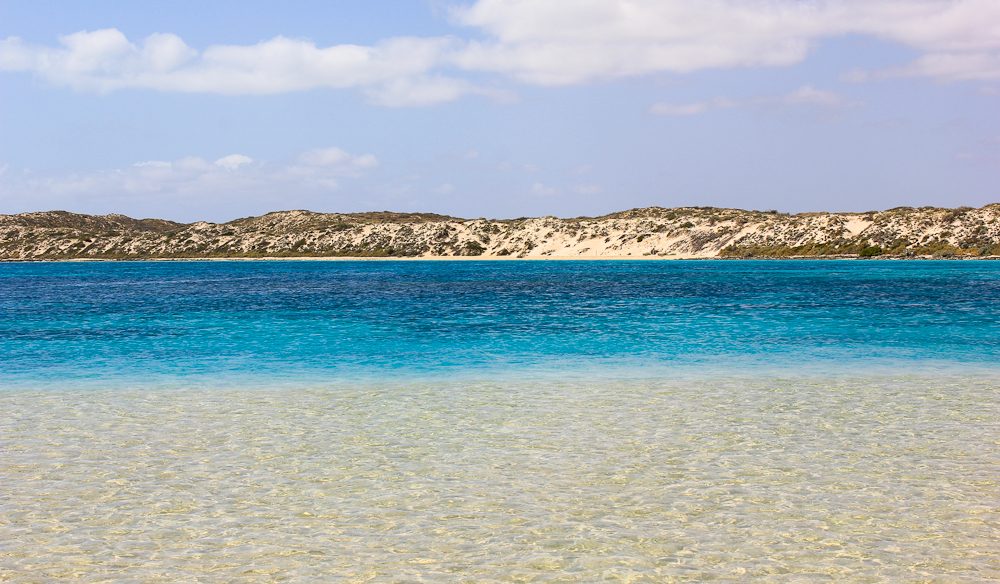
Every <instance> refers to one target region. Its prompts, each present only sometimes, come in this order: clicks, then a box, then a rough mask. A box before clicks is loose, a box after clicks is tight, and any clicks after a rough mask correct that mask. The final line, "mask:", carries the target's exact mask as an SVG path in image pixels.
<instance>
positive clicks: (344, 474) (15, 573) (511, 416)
mask: <svg viewBox="0 0 1000 584" xmlns="http://www.w3.org/2000/svg"><path fill="white" fill-rule="evenodd" d="M998 388H1000V381H998V380H997V379H996V378H995V377H994V378H989V377H985V378H984V377H975V378H973V377H966V378H963V377H955V376H952V377H910V378H906V377H899V378H892V377H889V376H881V377H877V378H860V377H857V378H837V379H802V378H799V379H795V380H790V379H779V378H773V379H761V378H758V379H735V378H733V379H722V378H719V379H714V380H710V379H706V380H686V381H662V382H657V381H643V382H638V381H633V382H629V383H614V382H602V383H591V384H581V383H573V384H567V383H558V382H553V381H551V380H548V381H544V382H538V383H531V382H529V381H526V380H523V381H518V382H507V383H472V382H469V383H463V384H461V385H459V384H414V383H411V384H403V383H400V384H395V385H393V386H391V387H389V386H381V387H372V386H366V387H355V388H325V389H324V388H314V389H290V388H285V389H281V390H237V389H225V390H212V391H210V390H189V391H185V390H169V391H167V390H139V389H136V390H115V391H94V390H88V391H75V390H67V391H62V392H53V391H44V392H38V391H27V390H16V391H6V392H3V393H0V411H3V412H4V415H3V416H2V417H0V437H2V439H0V484H3V485H4V487H3V491H2V492H0V574H2V575H3V577H4V578H11V579H13V580H37V579H47V578H60V579H62V578H77V579H80V580H85V581H100V580H105V579H123V578H127V579H133V580H136V581H184V580H194V579H198V580H201V581H230V580H233V579H238V580H240V581H262V582H263V581H272V580H274V579H278V578H282V579H287V580H293V581H303V582H305V581H314V580H316V579H319V578H323V579H329V578H330V577H331V575H335V576H337V577H339V578H342V579H344V580H349V581H369V580H411V581H412V580H429V581H441V580H467V581H483V580H491V579H493V580H523V581H531V580H543V581H548V580H553V581H554V580H562V581H567V580H580V579H588V580H589V579H610V580H616V581H617V580H620V581H634V580H648V581H662V580H667V579H691V580H707V579H712V578H725V579H737V578H748V577H758V578H759V577H768V576H770V577H775V578H779V579H780V578H782V577H787V576H790V575H797V576H798V577H804V578H817V579H818V578H822V577H832V578H838V579H842V578H851V579H888V580H924V579H934V578H940V579H945V580H958V579H962V580H972V581H974V580H990V579H997V578H1000V569H998V566H997V562H996V559H995V553H996V550H997V548H996V541H997V540H998V539H997V538H998V536H1000V511H998V509H1000V489H998V485H997V479H996V477H997V476H1000V452H998V449H997V442H998V439H1000V427H998V423H997V420H1000V411H998V409H1000V406H998V400H997V390H998ZM4 578H0V580H3V579H4Z"/></svg>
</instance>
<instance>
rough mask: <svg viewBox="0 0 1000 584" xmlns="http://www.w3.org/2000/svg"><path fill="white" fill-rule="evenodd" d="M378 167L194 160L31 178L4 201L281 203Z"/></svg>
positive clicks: (358, 158)
mask: <svg viewBox="0 0 1000 584" xmlns="http://www.w3.org/2000/svg"><path fill="white" fill-rule="evenodd" d="M376 165H377V160H376V159H375V157H374V156H372V155H371V154H361V155H355V154H350V153H348V152H346V151H344V150H341V149H339V148H324V149H318V150H312V151H309V152H305V153H303V154H302V155H301V156H300V157H299V158H298V160H297V161H296V162H294V163H290V164H268V163H261V162H257V161H254V160H253V159H251V158H250V157H249V156H246V155H243V154H230V155H228V156H223V157H221V158H219V159H217V160H216V161H214V162H209V161H207V160H205V159H204V158H200V157H196V156H189V157H185V158H180V159H177V160H170V161H167V160H146V161H141V162H136V163H135V164H132V165H131V166H129V167H125V168H117V169H110V170H101V171H95V172H87V173H72V174H64V175H38V174H35V173H30V174H27V175H26V176H24V177H20V178H16V179H14V180H12V181H10V182H7V183H4V184H3V185H2V188H0V196H3V197H4V199H5V200H6V201H5V202H9V203H15V202H17V201H18V200H21V201H22V205H24V206H25V207H26V208H39V206H42V207H55V206H59V205H60V203H64V202H65V201H69V200H76V199H79V200H87V201H118V202H119V203H117V204H124V203H123V202H125V201H129V202H130V201H132V200H133V199H135V198H137V197H138V198H143V197H148V196H151V195H155V197H156V198H155V201H157V202H160V203H163V204H169V203H171V201H174V200H176V199H177V198H184V197H197V198H199V199H204V198H206V197H208V198H212V199H227V198H228V199H247V198H253V197H274V196H278V197H282V196H285V194H287V193H293V194H296V195H298V194H301V193H306V194H308V193H323V192H328V191H330V190H332V189H336V188H337V187H338V185H339V181H340V180H342V179H344V178H358V177H361V176H362V175H363V174H364V173H365V172H366V171H368V170H370V169H372V168H374V167H375V166H376ZM149 200H153V199H149ZM43 201H44V202H43ZM273 204H275V205H277V206H283V204H284V201H283V199H276V200H275V201H274V203H273ZM112 208H114V207H113V206H112Z"/></svg>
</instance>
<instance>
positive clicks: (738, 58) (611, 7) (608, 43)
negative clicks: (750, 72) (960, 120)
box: [453, 0, 1000, 85]
mask: <svg viewBox="0 0 1000 584" xmlns="http://www.w3.org/2000/svg"><path fill="white" fill-rule="evenodd" d="M453 16H454V18H455V20H456V22H458V23H460V24H463V25H466V26H471V27H476V28H479V29H481V30H482V31H483V32H485V33H487V35H489V37H488V38H487V39H485V40H482V41H475V42H472V43H469V44H468V45H467V46H466V47H465V49H464V50H462V51H461V53H460V54H458V55H457V56H456V58H455V62H456V63H457V64H458V65H459V66H461V67H464V68H467V69H470V70H476V71H482V70H486V71H495V72H501V73H505V74H509V75H512V76H514V77H516V78H518V79H520V80H522V81H525V82H529V83H536V84H541V85H567V84H574V83H582V82H588V81H594V80H601V79H610V78H616V77H625V76H633V75H643V74H649V73H659V72H674V73H685V72H690V71H696V70H701V69H709V68H736V67H762V66H782V65H791V64H794V63H798V62H800V61H802V60H803V59H804V58H805V57H806V55H807V54H808V52H809V50H810V48H811V47H813V46H814V45H815V44H816V43H817V42H818V41H820V40H823V39H825V38H830V37H836V36H845V35H852V34H856V35H866V36H874V37H877V38H881V39H885V40H889V41H894V42H898V43H902V44H905V45H908V46H910V47H912V48H914V49H916V50H918V51H921V52H923V53H925V56H924V57H922V58H921V59H920V60H918V61H917V62H916V63H914V64H913V65H912V66H911V68H909V69H908V70H906V71H901V73H905V74H913V75H927V76H933V77H938V78H943V79H993V78H996V76H997V74H998V71H1000V32H998V29H997V23H998V22H1000V2H997V1H996V0H825V1H810V2H804V1H801V0H766V1H765V0H698V1H697V2H692V1H690V0H586V1H579V0H479V1H478V2H476V3H474V4H473V5H471V6H466V7H460V8H457V9H455V10H454V11H453Z"/></svg>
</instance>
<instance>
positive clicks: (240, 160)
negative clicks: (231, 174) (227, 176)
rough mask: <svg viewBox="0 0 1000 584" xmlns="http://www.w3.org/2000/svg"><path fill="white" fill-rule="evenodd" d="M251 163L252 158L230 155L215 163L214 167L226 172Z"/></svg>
mask: <svg viewBox="0 0 1000 584" xmlns="http://www.w3.org/2000/svg"><path fill="white" fill-rule="evenodd" d="M252 162H253V158H250V157H249V156H244V155H243V154H230V155H229V156H223V157H222V158H220V159H218V160H216V161H215V165H216V166H218V167H219V168H225V169H226V170H230V171H232V170H237V169H238V168H240V167H241V166H246V165H248V164H250V163H252Z"/></svg>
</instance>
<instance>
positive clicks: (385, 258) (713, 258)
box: [0, 255, 1000, 264]
mask: <svg viewBox="0 0 1000 584" xmlns="http://www.w3.org/2000/svg"><path fill="white" fill-rule="evenodd" d="M785 260H796V261H802V260H822V261H844V260H857V261H969V260H971V261H990V260H993V261H996V260H1000V256H998V255H990V256H961V257H935V256H913V257H904V256H879V257H858V256H788V257H764V256H759V257H718V256H684V255H676V256H552V257H548V256H546V257H540V256H533V257H508V256H379V257H372V256H288V257H276V256H263V257H225V258H220V257H148V258H38V259H34V258H28V259H11V258H0V264H29V263H125V262H260V261H267V262H274V261H278V262H281V261H284V262H420V261H425V262H448V261H456V262H476V261H479V262H521V261H528V262H539V261H541V262H545V261H554V262H565V261H585V262H601V261H609V262H622V261H640V262H655V261H724V262H733V261H735V262H740V261H785Z"/></svg>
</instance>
